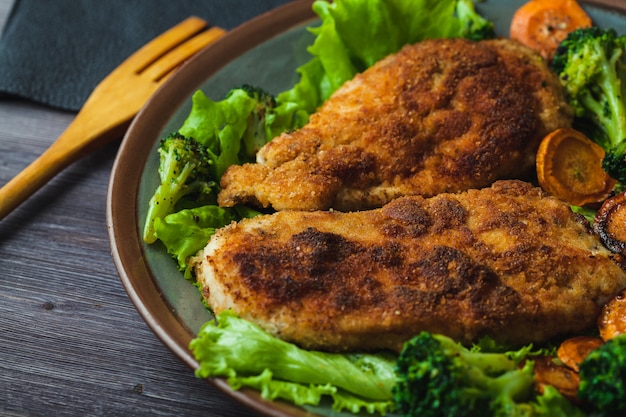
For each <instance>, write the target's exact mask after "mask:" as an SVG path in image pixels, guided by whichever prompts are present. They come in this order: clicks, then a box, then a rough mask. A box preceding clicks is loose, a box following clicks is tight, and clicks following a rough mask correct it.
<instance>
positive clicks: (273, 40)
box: [107, 0, 626, 417]
mask: <svg viewBox="0 0 626 417" xmlns="http://www.w3.org/2000/svg"><path fill="white" fill-rule="evenodd" d="M525 1H526V0H485V1H483V2H481V3H479V5H478V9H479V11H480V12H481V13H483V14H484V15H485V16H487V17H489V18H490V19H491V20H492V21H494V23H495V25H496V30H497V31H498V33H499V34H500V35H503V36H506V35H507V33H508V25H509V22H510V19H511V16H512V14H513V12H514V11H515V9H516V8H517V7H519V6H520V5H521V4H523V3H524V2H525ZM311 3H312V1H311V0H301V1H296V2H294V3H291V4H288V5H286V6H283V7H281V8H279V9H276V10H275V11H272V12H270V13H267V14H265V15H262V16H260V17H258V18H256V19H254V20H252V21H250V22H247V23H245V24H244V25H242V26H240V27H238V28H236V29H234V30H232V31H231V32H229V33H228V34H227V35H226V36H224V37H223V38H222V39H220V40H219V41H217V42H216V43H215V44H213V45H211V46H209V47H208V48H207V49H206V50H204V51H202V52H201V53H199V54H198V55H197V56H196V57H194V58H193V59H192V60H190V61H189V62H188V63H187V64H185V65H184V66H183V67H182V68H181V69H180V70H179V71H178V72H177V73H176V74H175V75H173V76H172V77H171V79H170V80H169V81H168V82H167V83H166V84H165V85H164V86H163V87H162V88H161V89H160V90H159V91H158V92H157V93H156V94H155V95H154V97H153V98H152V99H151V100H150V101H149V102H148V103H147V104H146V106H145V107H144V109H143V110H142V111H141V112H140V113H139V115H138V116H137V117H136V118H135V120H134V122H133V124H132V125H131V127H130V128H129V130H128V132H127V134H126V137H125V138H124V140H123V142H122V145H121V147H120V150H119V154H118V156H117V159H116V162H115V165H114V167H113V172H112V174H111V181H110V186H109V196H108V207H107V222H108V226H109V231H110V238H111V245H112V252H113V258H114V261H115V263H116V266H117V268H118V271H119V275H120V278H121V281H122V283H123V285H124V286H125V288H126V290H127V291H128V294H129V297H130V298H131V300H132V301H133V303H134V304H135V306H136V308H137V310H138V311H139V313H140V314H141V316H142V317H143V318H144V319H145V321H146V322H147V323H148V325H149V326H150V328H151V329H152V330H153V331H154V333H155V334H156V335H157V336H158V337H159V338H160V339H161V341H162V342H163V343H164V344H165V345H166V346H167V347H168V348H170V349H171V350H172V352H173V353H174V354H175V355H176V356H178V357H179V358H180V359H181V360H182V361H183V362H185V363H186V364H187V365H189V367H190V368H192V369H196V368H197V366H198V364H197V362H196V361H195V359H194V357H193V355H192V354H191V352H190V351H189V350H188V348H187V346H188V344H189V342H190V341H191V339H192V338H193V337H194V335H195V334H196V332H197V331H198V330H199V328H200V326H201V325H202V324H203V323H204V322H206V321H207V320H209V319H210V318H211V316H210V315H209V313H208V312H207V310H206V309H205V308H204V306H203V305H202V303H201V301H200V295H199V293H198V290H197V289H196V288H195V287H194V286H193V285H191V284H190V283H188V282H187V281H185V279H184V278H183V276H182V274H181V273H180V272H179V271H178V270H177V269H176V264H175V262H174V261H173V260H172V259H171V258H170V256H169V255H168V254H167V253H166V252H165V249H164V247H163V246H161V245H160V244H155V245H151V246H149V245H146V244H144V242H143V240H142V239H141V230H143V222H144V213H145V212H146V207H147V203H148V201H149V199H150V197H151V195H152V193H153V192H154V190H155V188H156V186H157V181H158V175H157V165H158V156H157V152H156V148H157V146H158V142H159V140H160V139H161V138H162V137H163V136H166V135H167V134H169V133H171V132H173V131H176V130H177V129H178V128H179V127H180V126H181V125H182V122H183V120H184V119H185V118H186V117H187V115H188V114H189V110H190V107H191V95H192V94H193V93H194V92H195V91H196V90H197V89H202V90H203V91H204V92H205V93H206V94H207V95H208V96H209V97H210V98H212V99H214V100H219V99H221V98H223V97H224V95H225V94H226V93H227V92H228V91H229V90H230V89H231V88H232V87H238V86H240V85H242V84H246V83H247V84H251V85H256V86H259V87H262V88H263V89H265V90H266V91H269V92H272V93H278V92H281V91H284V90H287V89H289V88H290V87H291V86H292V85H293V84H295V82H296V81H297V75H296V72H295V69H296V68H297V67H298V66H299V65H301V64H303V63H305V62H306V61H308V59H309V55H308V53H307V52H306V46H308V45H309V44H310V42H311V41H312V39H313V38H312V35H311V34H310V33H309V32H308V31H307V30H306V27H307V26H310V25H315V24H316V20H315V16H314V14H313V12H312V11H311ZM584 6H585V8H586V9H587V11H588V12H589V14H590V15H591V17H592V19H593V20H594V21H595V22H596V24H598V25H599V26H606V27H613V28H615V29H616V30H617V31H618V32H620V33H626V17H625V16H626V2H624V1H623V0H594V1H586V2H584ZM211 382H213V383H215V384H216V385H217V386H218V387H219V388H220V389H222V390H223V391H224V392H226V393H228V394H229V395H232V396H233V397H234V398H235V399H236V400H238V401H240V402H242V403H243V404H245V405H246V406H249V407H251V408H252V409H254V410H256V411H257V412H260V413H262V414H266V415H268V416H269V415H271V416H278V417H281V416H283V417H286V416H289V417H304V416H311V415H312V414H311V413H315V414H318V415H324V416H344V415H346V416H348V415H349V416H352V414H345V413H344V414H342V413H334V412H332V410H331V409H330V407H324V406H322V407H318V408H315V409H313V408H309V409H308V410H304V409H302V408H298V407H295V406H292V405H289V404H284V403H280V402H268V401H265V400H263V399H261V398H260V396H259V395H258V393H256V392H253V391H250V390H243V391H237V392H235V391H232V390H231V389H230V388H229V387H228V385H227V384H226V382H225V381H224V380H222V379H215V380H212V381H211Z"/></svg>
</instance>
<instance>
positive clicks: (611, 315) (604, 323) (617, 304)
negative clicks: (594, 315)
mask: <svg viewBox="0 0 626 417" xmlns="http://www.w3.org/2000/svg"><path fill="white" fill-rule="evenodd" d="M598 330H599V331H600V337H601V338H602V339H603V340H605V341H606V340H610V339H613V338H614V337H615V336H618V335H620V334H623V333H626V290H624V291H622V292H620V293H619V294H617V295H616V296H615V297H613V298H612V299H611V300H610V301H609V302H608V303H606V305H605V306H604V308H603V309H602V312H601V313H600V317H599V318H598Z"/></svg>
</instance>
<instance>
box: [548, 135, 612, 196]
mask: <svg viewBox="0 0 626 417" xmlns="http://www.w3.org/2000/svg"><path fill="white" fill-rule="evenodd" d="M603 158H604V149H602V147H601V146H600V145H598V144H597V143H595V142H593V141H592V140H591V139H589V138H587V136H585V135H584V134H583V133H582V132H579V131H578V130H575V129H572V128H561V129H557V130H555V131H553V132H550V133H549V134H547V135H546V137H544V138H543V140H542V141H541V144H540V145H539V149H538V151H537V160H536V163H537V179H538V180H539V185H541V187H542V188H543V189H544V190H546V191H548V192H549V193H551V194H553V195H554V196H556V197H558V198H560V199H562V200H564V201H567V202H568V203H570V204H574V205H577V206H583V205H585V204H590V203H598V202H601V201H604V200H605V199H606V198H607V197H608V196H609V195H610V193H611V191H612V190H613V187H614V186H615V184H616V181H615V180H614V179H613V178H611V177H610V176H608V175H607V174H606V173H605V172H604V170H603V169H602V159H603Z"/></svg>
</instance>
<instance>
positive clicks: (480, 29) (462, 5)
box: [455, 0, 496, 41]
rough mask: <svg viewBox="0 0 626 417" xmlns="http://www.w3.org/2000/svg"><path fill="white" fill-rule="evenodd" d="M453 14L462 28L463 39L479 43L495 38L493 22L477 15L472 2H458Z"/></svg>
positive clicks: (464, 0) (468, 0)
mask: <svg viewBox="0 0 626 417" xmlns="http://www.w3.org/2000/svg"><path fill="white" fill-rule="evenodd" d="M455 12H456V17H457V18H458V19H459V21H460V22H461V25H462V27H463V29H462V31H461V33H462V36H463V37H464V38H467V39H470V40H473V41H481V40H483V39H493V38H495V37H496V32H495V29H494V26H493V22H491V21H489V20H487V19H485V18H484V17H483V16H481V15H480V14H478V12H477V11H476V8H475V7H474V1H473V0H458V1H457V4H456V9H455Z"/></svg>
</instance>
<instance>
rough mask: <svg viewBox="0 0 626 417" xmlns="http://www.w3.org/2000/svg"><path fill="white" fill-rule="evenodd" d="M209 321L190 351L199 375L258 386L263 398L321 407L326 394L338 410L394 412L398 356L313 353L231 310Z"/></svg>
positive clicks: (233, 384)
mask: <svg viewBox="0 0 626 417" xmlns="http://www.w3.org/2000/svg"><path fill="white" fill-rule="evenodd" d="M216 320H217V324H216V323H214V322H212V321H211V322H208V323H206V324H205V325H204V326H203V327H202V329H201V330H200V332H199V333H198V335H197V337H196V338H195V339H193V340H192V341H191V343H190V346H189V347H190V349H191V350H192V351H193V353H194V356H195V357H196V359H197V360H198V362H199V364H200V366H199V368H198V369H197V370H196V376H198V377H199V378H209V377H226V378H227V380H228V382H229V384H230V385H231V386H232V387H233V388H234V389H239V388H241V387H244V386H247V387H252V388H255V389H258V390H259V391H260V392H261V394H262V395H263V397H264V398H267V399H275V398H282V399H287V400H289V401H292V402H294V403H295V404H299V405H304V404H312V405H317V404H319V402H320V401H321V399H322V397H323V396H324V395H327V396H330V397H331V398H332V399H333V407H334V408H336V409H348V410H351V411H353V412H358V411H359V410H360V409H362V408H363V409H366V410H372V411H378V412H380V413H382V414H384V413H385V412H386V411H389V410H391V407H392V403H391V398H392V396H391V387H392V386H393V384H394V383H395V373H394V370H393V369H394V364H395V356H392V355H386V354H338V353H326V352H318V351H308V350H304V349H301V348H299V347H298V346H296V345H294V344H291V343H287V342H285V341H282V340H280V339H278V338H275V337H273V336H270V335H269V334H267V333H266V332H264V331H263V330H261V329H260V328H259V327H258V326H256V325H254V324H252V323H250V322H248V321H246V320H243V319H241V318H239V317H237V316H236V315H234V314H233V313H232V312H230V311H225V312H222V313H220V314H219V315H218V316H217V318H216Z"/></svg>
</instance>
